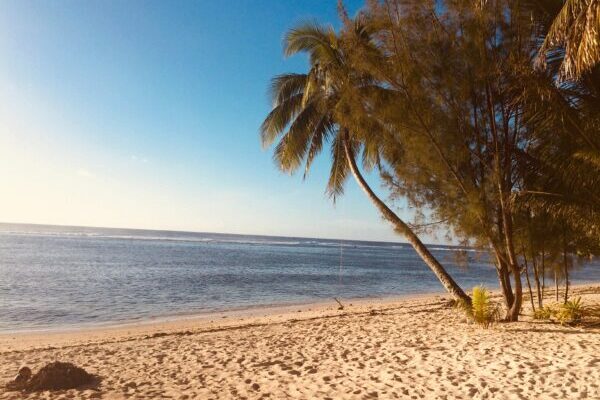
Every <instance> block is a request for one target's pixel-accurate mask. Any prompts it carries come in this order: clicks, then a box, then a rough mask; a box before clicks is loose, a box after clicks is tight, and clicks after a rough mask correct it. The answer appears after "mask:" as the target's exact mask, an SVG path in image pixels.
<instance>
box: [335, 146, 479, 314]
mask: <svg viewBox="0 0 600 400" xmlns="http://www.w3.org/2000/svg"><path fill="white" fill-rule="evenodd" d="M344 152H345V155H346V159H347V160H348V167H349V168H350V171H352V175H353V176H354V178H355V179H356V181H357V183H358V185H359V186H360V188H361V189H362V190H363V191H364V192H365V193H366V194H367V196H368V197H369V199H370V200H371V201H372V202H373V204H375V207H377V209H378V210H379V212H380V213H381V214H382V215H383V217H384V218H385V219H386V220H388V221H389V222H390V223H391V224H392V225H393V226H394V229H395V230H396V232H398V233H400V234H402V235H403V236H404V237H405V238H406V240H408V242H409V243H410V244H411V246H412V247H413V248H414V249H415V251H416V252H417V254H418V255H419V256H420V257H421V259H422V260H423V261H424V262H425V264H427V266H428V267H429V268H430V269H431V270H432V271H433V273H434V274H435V276H437V278H438V279H439V280H440V282H441V283H442V285H444V287H445V288H446V290H447V291H448V292H449V293H450V294H451V295H452V296H453V297H454V299H455V300H457V301H461V302H464V303H466V304H469V305H470V304H471V298H470V297H469V296H468V295H467V294H466V293H465V292H464V291H463V290H462V289H461V287H460V286H459V285H458V284H457V283H456V282H455V281H454V279H452V277H451V276H450V275H449V274H448V272H446V270H445V269H444V267H443V266H442V265H441V264H440V263H439V262H438V260H437V259H436V258H435V257H434V256H433V255H432V254H431V252H430V251H429V249H427V247H425V245H424V244H423V242H421V239H419V237H418V236H417V235H416V234H415V233H414V232H413V230H412V229H411V228H410V227H409V226H408V225H407V224H406V223H405V222H404V221H402V219H400V217H398V215H396V213H394V212H393V211H392V210H390V208H389V207H388V206H387V205H386V204H385V203H384V202H383V201H382V200H381V199H380V198H379V197H377V195H376V194H375V193H374V192H373V190H372V189H371V187H370V186H369V185H368V184H367V182H366V181H365V179H364V178H363V176H362V174H361V173H360V171H359V170H358V167H357V165H356V160H355V159H354V155H353V153H352V151H351V150H350V145H349V143H348V139H347V138H344Z"/></svg>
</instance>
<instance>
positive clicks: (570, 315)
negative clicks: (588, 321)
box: [533, 297, 593, 325]
mask: <svg viewBox="0 0 600 400" xmlns="http://www.w3.org/2000/svg"><path fill="white" fill-rule="evenodd" d="M591 311H592V308H588V307H586V306H585V305H584V304H583V303H582V301H581V297H577V298H576V299H573V300H569V301H567V302H565V303H563V304H555V305H552V306H546V307H543V308H541V309H538V310H536V311H535V312H534V313H533V318H534V319H539V320H546V321H549V320H553V321H555V322H559V323H560V324H561V325H574V324H579V323H581V322H582V321H583V319H584V318H586V317H587V316H590V315H591V314H593V313H592V312H591Z"/></svg>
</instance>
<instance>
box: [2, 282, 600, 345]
mask: <svg viewBox="0 0 600 400" xmlns="http://www.w3.org/2000/svg"><path fill="white" fill-rule="evenodd" d="M599 285H600V283H599ZM450 298H451V297H450V295H449V294H447V293H438V292H433V293H422V294H406V295H400V296H389V297H377V298H369V297H367V298H365V297H363V298H353V299H347V300H344V299H340V301H341V302H342V304H343V305H344V309H343V310H339V309H338V307H339V305H338V304H337V303H336V302H335V300H334V299H333V298H332V299H331V300H330V301H325V300H323V301H318V302H309V303H300V304H298V303H295V304H286V305H281V304H273V305H267V306H257V307H248V308H244V309H235V310H227V311H220V312H219V311H218V312H210V313H201V314H197V313H195V314H180V315H176V316H166V317H159V318H152V319H146V320H140V321H127V322H123V323H110V322H109V323H106V324H104V323H100V324H93V325H85V326H80V327H75V326H73V327H71V326H70V327H56V328H49V329H40V330H15V331H4V332H0V349H1V348H5V349H7V350H8V351H17V350H21V349H23V348H25V347H29V346H31V345H32V344H39V345H40V346H36V348H39V347H44V346H60V345H62V344H64V343H72V342H73V340H75V342H77V343H80V342H81V339H82V338H84V339H85V341H86V342H88V343H89V341H94V340H99V341H104V340H121V339H123V338H128V337H134V336H135V337H144V336H149V335H155V334H157V333H158V334H163V333H166V334H177V333H178V332H182V331H185V332H189V331H190V330H193V331H194V332H195V333H201V332H204V331H213V330H223V329H230V328H236V329H240V328H243V327H246V326H256V325H267V324H272V323H282V322H285V321H288V320H294V321H299V320H306V319H313V318H331V317H336V316H340V315H342V314H347V313H361V312H368V311H370V310H371V309H376V308H388V307H402V306H403V305H404V304H405V303H410V302H415V301H416V302H418V301H427V302H430V301H441V302H444V301H448V300H450ZM15 342H18V344H16V343H15ZM2 353H3V352H2V351H0V354H2Z"/></svg>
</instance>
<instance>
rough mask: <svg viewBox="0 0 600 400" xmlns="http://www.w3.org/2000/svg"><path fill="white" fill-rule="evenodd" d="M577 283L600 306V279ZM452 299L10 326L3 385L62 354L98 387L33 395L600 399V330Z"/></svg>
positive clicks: (3, 345)
mask: <svg viewBox="0 0 600 400" xmlns="http://www.w3.org/2000/svg"><path fill="white" fill-rule="evenodd" d="M577 291H579V292H580V293H583V300H584V302H586V303H587V304H592V303H596V304H598V303H600V294H599V293H600V288H599V287H595V288H591V287H588V288H583V287H580V288H578V289H577ZM590 292H595V293H596V294H592V293H590ZM586 293H587V294H586ZM446 298H447V297H446ZM445 303H446V301H445V300H444V299H443V298H442V297H441V296H429V297H424V298H417V299H411V300H387V301H377V302H360V304H357V303H356V302H355V303H354V304H353V305H352V306H349V305H346V309H345V310H343V311H339V310H337V305H336V304H335V303H334V302H333V301H332V302H331V304H329V305H326V306H325V305H318V306H315V305H313V306H303V307H295V308H293V309H290V308H287V309H280V308H274V309H270V310H268V314H267V315H266V316H265V315H257V314H256V312H252V313H238V314H236V315H233V314H229V315H227V318H217V319H215V318H214V316H213V317H212V318H213V320H212V322H211V321H210V319H209V318H196V319H187V320H181V321H172V322H162V323H156V324H146V325H136V326H122V327H116V328H103V329H95V330H81V331H75V332H58V333H56V332H55V333H37V334H11V335H8V334H5V335H0V360H1V363H0V384H3V383H5V382H7V381H8V380H9V379H11V378H12V377H13V376H14V375H15V373H16V371H17V370H18V368H19V367H20V366H22V365H24V364H26V365H28V366H30V367H31V368H32V370H33V371H34V372H35V371H36V370H37V369H39V368H40V367H42V366H43V365H44V364H46V363H48V362H51V361H54V360H60V361H70V362H73V363H75V364H77V365H79V366H81V367H83V368H85V369H86V370H88V371H89V372H91V373H94V374H98V375H99V376H101V377H102V381H101V383H100V384H99V385H98V386H97V387H96V388H91V389H85V390H69V391H62V392H43V393H35V394H29V395H28V396H27V398H31V399H37V398H64V399H66V398H75V399H78V398H105V399H121V398H140V399H141V398H176V399H184V398H188V399H195V398H199V399H228V398H235V399H238V398H239V399H243V398H248V399H257V398H270V399H283V398H297V399H313V398H319V399H326V398H331V399H339V398H344V399H346V398H356V399H363V398H377V397H378V398H380V399H381V398H383V399H388V398H400V399H438V398H439V399H457V398H465V399H469V398H473V399H489V398H498V399H571V398H573V399H578V398H590V399H598V398H600V327H595V328H594V327H592V328H589V327H588V328H582V327H575V328H574V327H566V326H565V327H563V326H560V325H554V324H550V323H542V322H518V323H511V324H499V325H496V326H495V327H493V328H491V329H488V330H485V329H481V328H479V327H477V326H474V325H471V324H469V323H467V322H466V320H465V318H464V317H463V316H462V315H461V314H460V313H459V312H458V311H457V310H455V309H452V308H448V307H446V306H445ZM298 310H301V311H300V312H298ZM266 312H267V311H264V310H263V312H262V314H264V313H266ZM525 319H526V318H525ZM12 398H23V394H21V393H16V392H4V391H3V389H0V399H12Z"/></svg>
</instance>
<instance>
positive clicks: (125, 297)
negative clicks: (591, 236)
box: [0, 224, 600, 332]
mask: <svg viewBox="0 0 600 400" xmlns="http://www.w3.org/2000/svg"><path fill="white" fill-rule="evenodd" d="M430 249H431V250H432V252H433V254H434V255H435V256H436V257H438V259H439V260H440V261H441V262H442V263H443V264H444V265H445V266H446V267H447V269H448V271H449V272H450V273H451V274H452V276H453V277H455V279H456V280H457V281H458V282H459V283H460V284H461V285H462V287H463V288H464V289H465V290H470V289H471V288H472V287H473V286H475V285H479V284H484V285H486V286H487V287H489V288H496V287H497V278H496V274H495V270H494V268H493V267H492V266H491V265H490V264H489V262H488V259H487V256H486V254H485V253H482V252H478V251H475V250H473V249H464V248H458V247H452V246H442V245H432V246H430ZM458 258H462V259H463V261H462V262H460V263H459V262H457V260H458ZM465 259H468V260H467V262H466V263H465ZM571 278H572V282H573V283H578V282H580V283H581V282H583V281H584V280H585V281H598V280H600V268H598V264H594V266H593V267H591V266H588V267H585V268H583V267H582V268H578V269H577V270H576V271H573V272H572V276H571ZM420 293H440V294H444V290H443V288H442V286H441V284H440V283H439V282H438V281H437V279H436V277H435V276H434V275H433V273H432V272H431V271H430V270H429V269H428V268H427V267H426V266H425V264H424V263H423V262H422V261H421V260H420V258H419V257H418V256H417V254H416V253H415V252H414V251H413V249H412V248H411V247H410V246H409V245H407V244H403V243H384V242H366V241H349V240H343V241H340V240H330V239H311V238H292V237H267V236H253V235H232V234H219V233H193V232H172V231H151V230H137V229H109V228H84V227H63V226H46V225H25V224H0V331H3V332H8V331H28V330H44V329H63V328H65V329H68V328H73V327H83V326H88V325H95V324H111V323H115V324H117V323H124V322H133V321H145V320H150V319H153V318H162V317H173V316H177V315H189V314H201V313H213V312H219V311H225V310H237V309H246V308H252V307H261V306H267V305H292V304H303V303H310V302H322V301H332V302H333V298H334V297H337V298H339V299H342V301H347V300H350V299H355V298H381V297H389V296H402V295H410V294H420Z"/></svg>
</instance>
